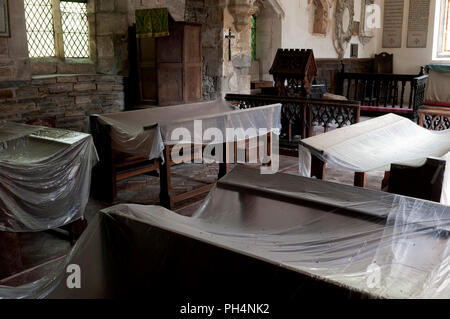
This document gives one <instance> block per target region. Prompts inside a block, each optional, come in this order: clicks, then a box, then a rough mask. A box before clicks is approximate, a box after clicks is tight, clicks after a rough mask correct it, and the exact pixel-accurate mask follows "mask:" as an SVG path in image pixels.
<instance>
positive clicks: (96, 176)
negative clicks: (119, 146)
mask: <svg viewBox="0 0 450 319" xmlns="http://www.w3.org/2000/svg"><path fill="white" fill-rule="evenodd" d="M89 122H90V128H91V134H92V137H93V139H94V144H95V146H96V149H97V153H98V156H99V158H100V162H99V164H97V165H96V166H95V167H94V169H93V171H92V193H93V195H94V197H95V198H98V199H100V200H104V201H107V202H115V201H116V198H117V186H116V185H117V182H119V181H121V180H124V179H126V178H130V177H133V176H137V175H141V174H145V173H150V172H154V171H157V170H158V168H159V162H158V160H157V159H153V160H148V159H146V158H143V157H138V156H132V155H128V154H125V153H121V152H117V151H115V150H113V148H112V146H111V126H110V125H106V124H102V123H100V122H99V121H98V119H97V116H95V115H91V116H90V121H89Z"/></svg>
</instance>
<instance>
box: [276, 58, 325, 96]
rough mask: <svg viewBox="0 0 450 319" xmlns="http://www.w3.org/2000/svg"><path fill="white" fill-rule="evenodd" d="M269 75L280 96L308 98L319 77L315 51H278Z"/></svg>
mask: <svg viewBox="0 0 450 319" xmlns="http://www.w3.org/2000/svg"><path fill="white" fill-rule="evenodd" d="M269 73H270V74H271V75H272V76H273V79H274V81H275V87H276V88H277V92H278V95H279V96H290V97H308V96H309V94H310V91H311V87H312V85H313V82H314V79H315V77H316V75H317V67H316V62H315V59H314V54H313V51H312V50H310V49H308V50H305V49H302V50H299V49H295V50H294V49H291V50H289V49H278V51H277V54H276V55H275V59H274V62H273V65H272V68H271V69H270V71H269Z"/></svg>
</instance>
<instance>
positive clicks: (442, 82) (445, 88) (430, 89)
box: [425, 64, 450, 106]
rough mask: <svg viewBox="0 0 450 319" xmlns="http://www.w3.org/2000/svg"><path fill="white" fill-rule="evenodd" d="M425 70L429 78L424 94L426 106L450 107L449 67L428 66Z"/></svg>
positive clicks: (441, 65)
mask: <svg viewBox="0 0 450 319" xmlns="http://www.w3.org/2000/svg"><path fill="white" fill-rule="evenodd" d="M426 70H427V71H428V73H429V76H430V80H429V81H428V86H427V90H426V94H425V101H426V104H430V105H435V106H450V65H448V64H447V65H445V64H429V65H427V66H426Z"/></svg>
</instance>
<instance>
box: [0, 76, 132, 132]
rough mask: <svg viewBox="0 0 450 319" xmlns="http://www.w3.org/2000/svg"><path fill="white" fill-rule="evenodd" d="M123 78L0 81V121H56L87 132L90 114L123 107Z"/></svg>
mask: <svg viewBox="0 0 450 319" xmlns="http://www.w3.org/2000/svg"><path fill="white" fill-rule="evenodd" d="M123 91H124V87H123V77H121V76H112V75H67V76H64V75H54V76H36V77H33V79H32V80H29V81H3V82H0V120H11V121H18V122H26V121H28V120H34V119H40V118H55V119H56V125H57V127H60V128H67V129H71V130H76V131H84V132H86V131H87V130H88V127H87V123H88V122H87V117H88V116H89V115H90V114H97V113H110V112H119V111H122V110H123V108H124V93H123Z"/></svg>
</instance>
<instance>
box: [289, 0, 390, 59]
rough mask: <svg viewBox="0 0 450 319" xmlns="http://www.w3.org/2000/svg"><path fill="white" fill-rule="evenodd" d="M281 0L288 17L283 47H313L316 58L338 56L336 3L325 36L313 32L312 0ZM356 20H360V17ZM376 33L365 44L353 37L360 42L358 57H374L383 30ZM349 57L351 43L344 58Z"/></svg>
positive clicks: (353, 41)
mask: <svg viewBox="0 0 450 319" xmlns="http://www.w3.org/2000/svg"><path fill="white" fill-rule="evenodd" d="M379 1H381V0H377V1H376V2H375V3H378V2H379ZM281 2H282V4H283V7H284V9H285V13H286V17H285V18H284V19H283V37H282V46H283V48H302V49H313V50H314V56H315V57H316V58H337V57H338V55H337V53H336V50H335V49H334V46H333V34H334V12H335V5H334V6H333V8H332V17H333V21H332V23H331V26H330V30H329V31H328V34H327V35H326V36H324V35H318V34H312V30H313V24H314V11H315V6H314V5H313V3H312V2H313V1H312V0H281ZM309 2H310V3H309ZM358 15H359V14H358ZM356 20H358V21H359V17H358V18H356ZM375 34H376V37H375V38H374V39H372V40H371V41H370V42H369V43H368V44H366V45H364V46H363V45H362V44H361V43H360V42H359V39H358V37H356V36H354V37H352V39H351V42H350V43H359V53H358V58H368V57H373V55H374V54H375V53H376V52H377V48H378V40H377V38H378V37H379V35H381V30H377V31H376V32H375ZM349 57H350V45H348V47H347V50H346V52H345V55H344V58H349Z"/></svg>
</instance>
